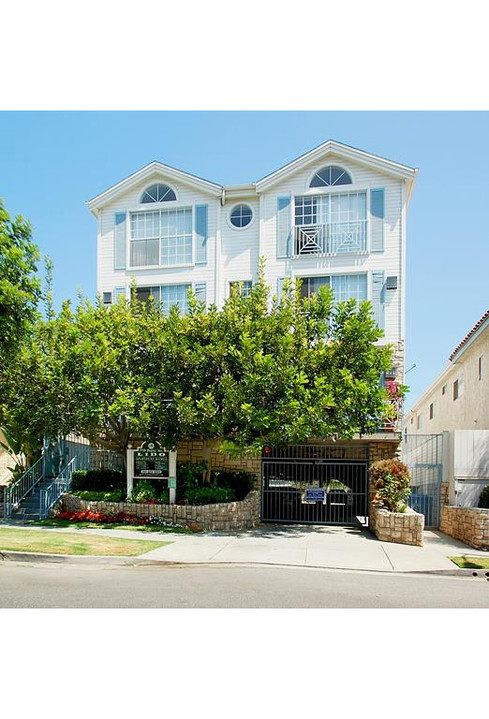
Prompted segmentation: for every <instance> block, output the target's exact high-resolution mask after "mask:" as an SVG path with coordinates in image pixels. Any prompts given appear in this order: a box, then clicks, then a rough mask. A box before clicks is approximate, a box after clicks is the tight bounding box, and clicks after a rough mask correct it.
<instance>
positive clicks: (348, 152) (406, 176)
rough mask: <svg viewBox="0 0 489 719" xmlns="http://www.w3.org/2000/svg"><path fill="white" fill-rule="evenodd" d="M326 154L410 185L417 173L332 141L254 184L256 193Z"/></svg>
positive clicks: (390, 161) (404, 166)
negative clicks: (350, 161) (353, 162)
mask: <svg viewBox="0 0 489 719" xmlns="http://www.w3.org/2000/svg"><path fill="white" fill-rule="evenodd" d="M328 152H329V153H331V154H335V155H337V156H339V157H343V158H345V159H347V160H348V159H350V160H353V161H355V162H359V163H363V164H368V165H369V166H370V167H375V168H376V169H379V170H381V171H382V172H385V173H387V174H390V175H392V176H394V177H396V178H398V179H403V180H407V181H408V182H411V183H414V181H415V178H416V174H417V172H418V170H417V168H414V167H408V166H407V165H401V164H400V163H397V162H393V161H392V160H387V159H385V158H382V157H379V156H378V155H372V154H370V153H368V152H364V151H363V150H357V149H356V148H353V147H349V146H348V145H343V144H341V143H338V142H335V141H334V140H328V141H327V142H325V143H324V144H323V145H320V146H319V147H316V148H315V149H314V150H311V151H309V152H307V153H306V154H304V155H301V156H300V157H298V158H296V159H295V160H292V162H289V163H288V164H287V165H284V167H281V168H280V169H279V170H276V171H275V172H272V173H271V174H269V175H265V177H262V178H261V179H260V180H258V181H257V182H256V183H255V184H256V189H257V192H263V191H264V190H267V189H268V188H269V187H272V186H273V185H275V184H276V183H277V182H280V181H281V180H282V179H283V178H284V177H287V176H288V175H290V174H292V173H293V172H297V171H298V170H300V169H302V168H303V167H306V166H307V165H309V164H311V163H312V162H314V161H315V160H317V159H319V158H321V157H322V156H323V155H325V154H326V153H328Z"/></svg>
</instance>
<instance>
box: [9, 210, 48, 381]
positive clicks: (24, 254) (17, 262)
mask: <svg viewBox="0 0 489 719" xmlns="http://www.w3.org/2000/svg"><path fill="white" fill-rule="evenodd" d="M39 259H40V254H39V250H38V248H37V247H36V245H35V244H34V243H33V241H32V230H31V226H30V224H29V222H27V221H26V220H25V219H24V218H23V217H20V216H18V217H16V218H15V219H14V220H11V219H10V216H9V214H8V212H7V210H6V209H5V207H4V205H3V203H2V202H1V200H0V374H1V373H2V372H3V370H4V368H5V367H6V364H8V363H9V362H10V361H11V360H12V358H13V355H14V353H15V352H16V350H17V349H18V347H19V345H20V343H21V341H22V339H23V338H24V336H25V335H26V334H28V332H29V331H30V329H31V327H32V324H33V322H34V320H35V319H36V316H37V303H38V301H39V297H40V293H41V288H40V282H39V278H38V277H36V271H37V262H38V260H39Z"/></svg>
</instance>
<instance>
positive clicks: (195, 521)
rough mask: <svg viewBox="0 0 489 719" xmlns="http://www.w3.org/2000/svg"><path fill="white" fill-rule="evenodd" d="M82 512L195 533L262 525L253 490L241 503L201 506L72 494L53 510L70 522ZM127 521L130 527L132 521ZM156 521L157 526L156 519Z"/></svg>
mask: <svg viewBox="0 0 489 719" xmlns="http://www.w3.org/2000/svg"><path fill="white" fill-rule="evenodd" d="M83 512H87V513H89V514H91V515H92V516H98V517H122V516H124V517H131V518H132V519H133V520H134V524H137V520H142V521H143V520H144V519H145V518H148V517H155V518H157V519H158V520H159V523H160V524H164V523H165V522H172V523H173V524H178V525H180V526H183V527H188V528H189V529H193V530H206V531H220V530H224V531H229V530H236V529H251V528H252V527H255V526H256V525H257V524H258V523H259V521H260V493H259V492H258V491H256V490H253V491H251V492H249V494H248V495H247V497H246V498H245V499H244V500H242V501H241V502H226V503H223V504H203V505H198V506H195V505H188V504H184V505H178V504H152V503H149V502H89V501H86V500H83V499H80V498H79V497H75V496H73V495H71V494H64V495H63V496H62V497H61V500H60V501H59V502H58V504H57V505H56V506H55V507H54V508H53V510H52V516H55V517H60V518H64V517H65V518H69V516H73V515H77V516H78V515H79V514H80V513H83ZM86 516H88V514H87V515H86ZM80 521H100V522H104V521H106V520H104V519H99V520H96V519H83V520H80ZM109 521H114V522H115V521H117V520H116V519H114V520H109ZM127 521H128V523H129V520H127ZM154 521H155V522H156V519H155V520H154Z"/></svg>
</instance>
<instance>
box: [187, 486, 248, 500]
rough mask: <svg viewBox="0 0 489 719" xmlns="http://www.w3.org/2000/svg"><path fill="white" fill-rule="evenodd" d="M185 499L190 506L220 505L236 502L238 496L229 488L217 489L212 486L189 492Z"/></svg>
mask: <svg viewBox="0 0 489 719" xmlns="http://www.w3.org/2000/svg"><path fill="white" fill-rule="evenodd" d="M185 499H186V500H187V502H188V503H189V504H220V503H221V502H234V501H235V499H236V494H235V492H234V490H233V489H230V488H229V487H216V486H215V485H212V484H210V485H209V486H207V487H199V488H198V489H191V490H188V492H187V495H186V497H185Z"/></svg>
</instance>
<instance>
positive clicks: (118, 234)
mask: <svg viewBox="0 0 489 719" xmlns="http://www.w3.org/2000/svg"><path fill="white" fill-rule="evenodd" d="M125 269H126V213H125V212H116V214H115V222H114V270H125Z"/></svg>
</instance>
